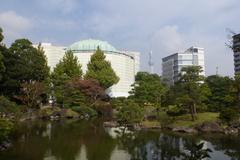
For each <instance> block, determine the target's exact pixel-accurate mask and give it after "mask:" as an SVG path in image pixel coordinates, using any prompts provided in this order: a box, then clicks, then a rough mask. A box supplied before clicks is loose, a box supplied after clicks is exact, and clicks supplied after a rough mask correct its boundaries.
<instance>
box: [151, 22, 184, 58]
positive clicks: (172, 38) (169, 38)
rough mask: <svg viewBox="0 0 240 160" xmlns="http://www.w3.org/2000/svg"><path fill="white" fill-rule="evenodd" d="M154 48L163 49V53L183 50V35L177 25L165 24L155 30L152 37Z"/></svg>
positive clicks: (155, 49)
mask: <svg viewBox="0 0 240 160" xmlns="http://www.w3.org/2000/svg"><path fill="white" fill-rule="evenodd" d="M151 43H152V48H153V49H154V51H156V52H157V51H160V50H161V51H162V54H165V55H166V54H169V53H175V52H178V51H179V50H183V49H184V48H185V47H186V45H185V44H184V39H183V36H182V35H181V34H180V33H179V30H178V27H177V26H164V27H162V28H160V29H159V30H157V31H156V32H154V34H153V36H152V39H151Z"/></svg>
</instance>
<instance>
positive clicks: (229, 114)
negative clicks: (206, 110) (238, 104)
mask: <svg viewBox="0 0 240 160" xmlns="http://www.w3.org/2000/svg"><path fill="white" fill-rule="evenodd" d="M219 117H220V119H221V120H222V121H224V122H227V123H229V122H231V121H234V120H237V119H239V117H240V109H239V108H234V107H229V108H225V109H223V110H222V111H221V112H220V116H219Z"/></svg>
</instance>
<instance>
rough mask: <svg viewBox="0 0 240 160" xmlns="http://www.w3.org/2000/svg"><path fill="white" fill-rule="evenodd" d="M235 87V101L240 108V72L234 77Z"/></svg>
mask: <svg viewBox="0 0 240 160" xmlns="http://www.w3.org/2000/svg"><path fill="white" fill-rule="evenodd" d="M233 88H234V93H235V103H236V105H237V107H238V108H240V73H238V74H236V75H235V77H234V82H233Z"/></svg>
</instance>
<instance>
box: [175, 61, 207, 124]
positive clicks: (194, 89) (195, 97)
mask: <svg viewBox="0 0 240 160" xmlns="http://www.w3.org/2000/svg"><path fill="white" fill-rule="evenodd" d="M201 72H202V70H201V67H200V66H189V67H184V68H182V70H181V74H180V79H179V82H178V83H177V84H176V85H177V87H178V91H179V92H178V95H177V96H178V97H177V99H176V100H177V103H178V104H180V105H182V106H184V107H187V108H188V109H189V113H191V115H192V120H195V118H196V114H197V107H196V106H197V105H199V106H201V104H202V103H203V102H204V101H206V100H207V96H209V95H210V90H209V88H208V86H207V85H206V84H204V83H203V80H204V77H203V76H201V75H200V73H201Z"/></svg>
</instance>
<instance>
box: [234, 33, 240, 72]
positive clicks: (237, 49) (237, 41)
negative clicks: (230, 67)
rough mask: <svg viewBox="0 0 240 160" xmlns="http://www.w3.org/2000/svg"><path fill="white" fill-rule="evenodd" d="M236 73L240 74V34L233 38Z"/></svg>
mask: <svg viewBox="0 0 240 160" xmlns="http://www.w3.org/2000/svg"><path fill="white" fill-rule="evenodd" d="M233 52H234V71H235V74H238V73H240V34H236V35H234V36H233Z"/></svg>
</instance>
